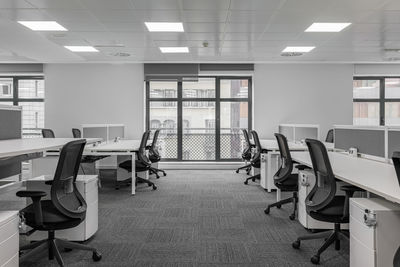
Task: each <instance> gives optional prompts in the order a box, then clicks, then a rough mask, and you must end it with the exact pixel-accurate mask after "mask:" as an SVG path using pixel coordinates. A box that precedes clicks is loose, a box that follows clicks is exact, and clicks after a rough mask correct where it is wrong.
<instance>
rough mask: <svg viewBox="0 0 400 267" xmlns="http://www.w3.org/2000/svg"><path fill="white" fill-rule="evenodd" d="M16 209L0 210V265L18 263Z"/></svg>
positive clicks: (15, 265) (7, 266) (11, 266)
mask: <svg viewBox="0 0 400 267" xmlns="http://www.w3.org/2000/svg"><path fill="white" fill-rule="evenodd" d="M18 223H19V216H18V211H0V266H1V267H17V266H18V264H19V252H18V251H19V229H18Z"/></svg>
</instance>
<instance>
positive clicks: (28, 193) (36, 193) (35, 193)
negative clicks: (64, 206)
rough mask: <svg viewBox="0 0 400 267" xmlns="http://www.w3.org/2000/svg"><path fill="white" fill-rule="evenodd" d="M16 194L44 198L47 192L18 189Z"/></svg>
mask: <svg viewBox="0 0 400 267" xmlns="http://www.w3.org/2000/svg"><path fill="white" fill-rule="evenodd" d="M16 195H17V196H18V197H31V198H37V197H38V198H42V197H44V196H46V195H47V194H46V192H43V191H18V192H17V194H16Z"/></svg>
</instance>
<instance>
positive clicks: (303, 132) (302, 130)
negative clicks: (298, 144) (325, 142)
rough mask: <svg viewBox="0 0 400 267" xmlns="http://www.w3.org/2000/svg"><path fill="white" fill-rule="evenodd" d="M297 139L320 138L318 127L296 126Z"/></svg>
mask: <svg viewBox="0 0 400 267" xmlns="http://www.w3.org/2000/svg"><path fill="white" fill-rule="evenodd" d="M295 135H296V140H297V141H299V140H303V139H306V138H311V139H318V137H319V136H318V135H319V134H318V128H311V127H296V128H295Z"/></svg>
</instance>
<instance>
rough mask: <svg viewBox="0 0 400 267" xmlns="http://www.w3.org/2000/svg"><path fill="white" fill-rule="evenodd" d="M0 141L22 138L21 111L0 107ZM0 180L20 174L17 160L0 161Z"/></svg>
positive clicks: (19, 163)
mask: <svg viewBox="0 0 400 267" xmlns="http://www.w3.org/2000/svg"><path fill="white" fill-rule="evenodd" d="M0 125H2V126H1V127H0V140H8V139H19V138H21V136H22V109H21V107H16V106H4V105H0ZM0 166H1V167H0V179H2V178H7V177H10V176H14V175H18V174H20V173H21V162H20V161H19V160H17V158H15V159H14V158H7V159H0Z"/></svg>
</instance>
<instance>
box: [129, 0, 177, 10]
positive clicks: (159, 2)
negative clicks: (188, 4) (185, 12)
mask: <svg viewBox="0 0 400 267" xmlns="http://www.w3.org/2000/svg"><path fill="white" fill-rule="evenodd" d="M131 1H132V3H133V6H134V7H135V9H153V10H154V9H180V8H181V7H182V5H181V4H180V1H179V0H131Z"/></svg>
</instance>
